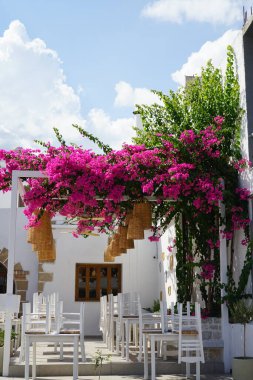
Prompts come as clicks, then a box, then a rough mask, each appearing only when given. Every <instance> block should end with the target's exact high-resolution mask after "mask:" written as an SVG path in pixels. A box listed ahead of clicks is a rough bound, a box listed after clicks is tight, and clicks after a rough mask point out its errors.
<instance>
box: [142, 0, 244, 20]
mask: <svg viewBox="0 0 253 380" xmlns="http://www.w3.org/2000/svg"><path fill="white" fill-rule="evenodd" d="M142 15H143V16H145V17H149V18H153V19H157V20H158V21H168V22H174V23H182V22H183V21H196V22H206V23H211V24H225V25H231V24H233V23H234V22H237V21H240V20H241V19H242V0H222V1H221V0H212V1H210V0H156V1H153V2H151V3H150V4H148V5H146V6H145V7H144V9H143V10H142Z"/></svg>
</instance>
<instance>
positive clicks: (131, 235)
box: [127, 216, 144, 240]
mask: <svg viewBox="0 0 253 380" xmlns="http://www.w3.org/2000/svg"><path fill="white" fill-rule="evenodd" d="M127 238H128V239H134V240H135V239H136V240H142V239H144V229H143V225H142V222H141V219H140V218H138V217H137V216H133V217H132V218H131V219H130V220H129V224H128V229H127Z"/></svg>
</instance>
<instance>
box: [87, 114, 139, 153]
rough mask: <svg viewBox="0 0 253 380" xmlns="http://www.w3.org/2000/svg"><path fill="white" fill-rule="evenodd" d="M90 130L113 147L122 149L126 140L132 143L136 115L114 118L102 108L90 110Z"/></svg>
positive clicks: (88, 120)
mask: <svg viewBox="0 0 253 380" xmlns="http://www.w3.org/2000/svg"><path fill="white" fill-rule="evenodd" d="M87 122H88V125H89V130H91V131H92V132H93V133H94V134H95V135H97V136H98V137H99V138H100V139H102V141H103V142H104V143H106V144H109V145H110V146H111V147H112V148H113V149H120V148H121V147H122V144H123V143H124V142H126V143H128V144H129V143H131V138H132V137H133V136H134V131H133V129H132V126H134V125H135V124H136V119H135V118H134V117H130V118H118V119H115V120H113V119H112V118H111V117H110V116H109V115H108V114H106V113H105V112H104V110H102V109H101V108H93V109H91V110H90V112H89V114H88V118H87Z"/></svg>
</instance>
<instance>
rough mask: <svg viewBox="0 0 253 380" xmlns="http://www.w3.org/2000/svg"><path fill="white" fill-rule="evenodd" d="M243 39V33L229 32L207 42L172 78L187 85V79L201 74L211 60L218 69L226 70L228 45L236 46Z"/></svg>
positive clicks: (237, 31)
mask: <svg viewBox="0 0 253 380" xmlns="http://www.w3.org/2000/svg"><path fill="white" fill-rule="evenodd" d="M238 38H239V39H240V38H241V31H239V30H228V31H227V32H226V33H224V34H223V36H221V37H220V38H218V39H217V40H215V41H208V42H206V43H205V44H204V45H203V46H202V47H201V48H200V50H199V51H198V52H194V53H192V54H191V55H190V56H189V58H188V60H187V62H186V63H185V64H184V65H183V66H182V67H181V68H180V69H179V70H177V71H176V72H174V73H173V74H172V75H171V76H172V79H173V80H174V81H175V82H177V83H178V84H180V85H182V86H183V85H184V84H185V77H186V76H192V75H195V74H198V75H199V74H200V71H201V67H203V66H205V64H206V63H207V61H208V60H209V59H211V60H212V63H213V64H214V66H216V67H221V69H223V68H224V66H225V64H226V49H227V46H228V45H234V44H235V42H236V41H237V40H238Z"/></svg>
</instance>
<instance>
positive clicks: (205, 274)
mask: <svg viewBox="0 0 253 380" xmlns="http://www.w3.org/2000/svg"><path fill="white" fill-rule="evenodd" d="M214 271H215V266H214V265H213V264H211V263H205V264H203V265H202V272H201V273H200V276H201V277H202V278H204V279H205V280H211V279H212V278H213V275H214Z"/></svg>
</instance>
